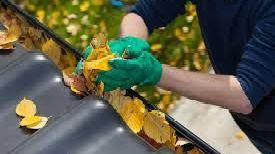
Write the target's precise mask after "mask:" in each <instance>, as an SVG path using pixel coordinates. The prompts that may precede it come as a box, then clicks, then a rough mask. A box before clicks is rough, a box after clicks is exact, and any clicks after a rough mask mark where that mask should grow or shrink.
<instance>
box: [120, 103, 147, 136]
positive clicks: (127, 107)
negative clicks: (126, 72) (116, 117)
mask: <svg viewBox="0 0 275 154" xmlns="http://www.w3.org/2000/svg"><path fill="white" fill-rule="evenodd" d="M144 113H145V106H144V104H143V102H142V101H141V100H139V99H137V98H134V100H131V101H130V102H123V106H122V109H121V117H122V119H123V120H124V121H125V122H126V124H127V125H128V126H129V128H130V129H131V130H132V131H133V132H134V133H138V132H139V131H140V130H141V129H142V127H143V122H144Z"/></svg>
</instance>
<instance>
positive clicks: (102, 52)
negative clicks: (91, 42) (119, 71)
mask: <svg viewBox="0 0 275 154" xmlns="http://www.w3.org/2000/svg"><path fill="white" fill-rule="evenodd" d="M111 54H112V53H111V51H110V49H109V47H108V46H105V47H102V48H95V49H93V52H92V53H91V54H90V55H89V56H88V57H87V58H86V61H88V62H91V61H92V60H97V59H101V58H104V57H106V56H108V55H111Z"/></svg>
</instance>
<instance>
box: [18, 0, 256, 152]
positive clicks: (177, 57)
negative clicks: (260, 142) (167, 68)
mask: <svg viewBox="0 0 275 154" xmlns="http://www.w3.org/2000/svg"><path fill="white" fill-rule="evenodd" d="M15 1H16V3H17V4H19V5H20V6H21V7H22V8H23V9H24V10H26V11H27V12H29V13H30V14H31V15H33V16H35V17H37V19H38V20H39V21H41V22H42V23H44V24H45V25H47V26H48V27H50V28H51V29H53V30H54V31H55V32H56V33H57V34H58V35H60V36H61V37H63V38H64V39H65V40H67V41H68V42H69V43H71V44H72V45H73V46H74V47H76V48H77V49H79V50H80V51H83V49H84V48H85V47H86V46H87V45H88V44H89V41H90V40H91V37H92V36H93V35H94V34H97V33H100V32H104V33H106V34H108V38H109V39H115V38H117V37H119V35H118V34H119V25H120V21H121V19H122V17H123V16H124V15H125V14H126V13H127V11H129V10H131V7H132V6H133V4H134V3H135V2H136V1H137V0H69V1H68V0H43V1H37V0H15ZM182 7H185V8H186V14H185V15H183V16H179V17H178V18H177V19H176V20H174V21H173V22H172V23H171V24H170V25H168V26H167V27H165V28H160V29H157V30H155V31H154V32H153V34H152V35H151V36H150V38H149V42H150V44H151V49H152V53H153V54H154V55H155V56H156V57H157V58H158V59H159V60H160V62H161V63H164V64H169V65H171V66H175V67H178V68H181V69H184V70H192V71H202V72H206V73H208V72H210V71H211V66H210V61H209V59H208V56H207V51H206V49H205V46H204V43H203V40H202V37H201V33H200V27H199V23H198V19H197V14H196V9H195V6H194V5H192V4H191V3H187V5H185V6H182ZM135 88H136V90H138V91H139V93H140V94H141V95H143V96H144V97H146V98H147V100H149V101H150V102H151V103H153V104H155V105H157V106H158V107H159V108H160V109H162V110H163V111H165V112H168V113H170V115H172V116H173V117H174V118H175V119H176V120H178V121H179V122H181V123H182V124H183V125H184V126H186V127H187V128H189V129H190V130H191V131H193V132H194V133H195V134H197V135H198V136H199V137H201V138H202V139H203V140H205V141H206V142H208V143H209V144H211V145H212V146H214V147H215V148H217V149H218V150H219V151H221V152H222V153H242V154H254V153H255V154H256V153H259V152H258V151H257V150H256V149H255V148H254V146H253V145H252V144H251V143H250V142H249V140H248V139H247V137H246V136H245V135H244V134H243V133H242V131H241V130H240V129H239V128H238V126H237V125H236V124H235V123H234V121H233V119H232V118H231V116H230V114H229V113H228V111H227V110H224V109H220V108H219V107H216V106H210V105H205V104H202V103H200V102H196V101H193V100H189V99H187V98H184V97H180V96H178V95H176V94H174V93H172V92H169V91H165V90H161V89H159V88H156V87H148V86H146V87H142V86H139V87H135Z"/></svg>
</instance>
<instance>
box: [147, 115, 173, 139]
mask: <svg viewBox="0 0 275 154" xmlns="http://www.w3.org/2000/svg"><path fill="white" fill-rule="evenodd" d="M143 130H144V132H145V133H146V134H147V135H148V136H149V137H151V138H152V139H154V140H155V141H156V142H158V143H165V142H166V141H169V140H171V139H170V133H171V127H170V126H169V123H168V122H167V121H166V119H165V114H164V113H162V112H160V111H158V110H152V111H151V112H146V113H145V117H144V125H143Z"/></svg>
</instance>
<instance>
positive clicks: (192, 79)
mask: <svg viewBox="0 0 275 154" xmlns="http://www.w3.org/2000/svg"><path fill="white" fill-rule="evenodd" d="M158 86H159V87H161V88H164V89H166V90H171V91H174V92H176V93H178V94H180V95H184V96H186V97H188V98H191V99H195V100H198V101H202V102H205V103H208V104H213V105H217V106H221V107H224V108H226V109H230V110H232V111H234V112H238V113H243V114H248V113H250V112H251V111H252V105H251V103H250V101H249V100H248V98H247V96H246V95H245V93H244V92H243V90H242V87H241V85H240V83H239V81H238V80H237V78H236V77H234V76H229V75H211V74H206V73H198V72H190V71H184V70H181V69H176V68H174V67H170V66H167V65H162V76H161V80H160V82H159V84H158Z"/></svg>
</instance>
